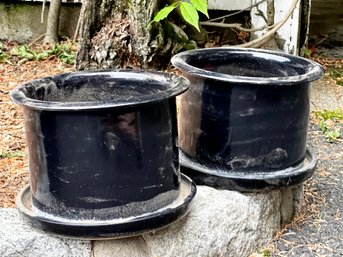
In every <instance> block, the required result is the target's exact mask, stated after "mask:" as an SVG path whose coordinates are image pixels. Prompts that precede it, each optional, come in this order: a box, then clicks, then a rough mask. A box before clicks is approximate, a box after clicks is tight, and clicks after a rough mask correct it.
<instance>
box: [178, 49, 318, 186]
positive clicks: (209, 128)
mask: <svg viewBox="0 0 343 257" xmlns="http://www.w3.org/2000/svg"><path fill="white" fill-rule="evenodd" d="M172 63H173V64H174V65H175V66H176V67H177V68H179V69H181V70H182V71H183V74H184V76H185V77H187V78H188V79H189V80H190V82H191V85H190V89H189V90H188V91H187V92H186V93H185V94H183V95H182V96H181V100H180V108H179V123H178V124H179V146H180V150H181V160H180V162H181V167H182V172H184V173H185V174H187V175H189V176H191V177H192V178H193V179H194V181H195V182H196V183H198V184H206V185H209V186H213V187H218V188H227V189H235V190H240V191H252V190H261V189H271V188H277V187H280V186H287V185H294V184H297V183H300V182H302V181H304V180H305V179H307V178H308V177H310V176H311V174H312V173H313V170H314V167H315V164H316V157H315V155H314V153H313V152H312V151H311V150H307V148H306V144H307V126H308V118H309V103H310V101H309V96H310V91H309V90H310V87H309V86H310V82H311V81H314V80H316V79H319V78H320V76H321V75H322V74H323V69H322V67H321V66H320V65H319V64H317V63H315V62H313V61H310V60H307V59H304V58H300V57H296V56H292V55H288V54H284V53H280V52H273V51H268V50H260V49H240V48H210V49H201V50H192V51H186V52H183V53H180V54H178V55H176V56H174V57H173V59H172Z"/></svg>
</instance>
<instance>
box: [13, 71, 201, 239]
mask: <svg viewBox="0 0 343 257" xmlns="http://www.w3.org/2000/svg"><path fill="white" fill-rule="evenodd" d="M188 84H189V82H188V81H187V80H186V79H184V78H182V77H176V76H171V75H168V74H164V73H153V72H144V71H116V72H111V71H94V72H79V73H69V74H61V75H57V76H54V77H48V78H43V79H38V80H34V81H31V82H28V83H26V84H23V85H21V86H19V87H18V88H16V89H15V90H14V91H12V92H11V97H12V99H13V100H14V101H15V102H16V103H18V104H20V105H22V106H23V109H24V120H25V130H26V138H27V144H28V149H29V168H30V188H25V189H24V190H23V191H22V192H21V193H20V194H19V196H18V198H17V205H18V207H19V210H20V212H21V213H22V214H23V215H24V217H26V218H27V219H28V220H29V222H30V223H31V224H32V225H34V226H35V227H39V228H41V229H44V230H47V231H50V232H52V233H58V234H62V235H66V236H76V237H88V238H89V237H91V238H96V237H116V236H125V235H131V234H136V233H141V232H144V231H147V230H151V229H156V228H159V227H162V226H165V225H167V224H170V223H171V222H173V221H175V220H176V219H178V218H180V217H182V216H183V215H184V214H185V213H186V211H187V210H188V204H189V203H190V201H191V200H192V198H193V196H194V194H195V187H194V184H193V183H192V182H191V181H190V180H189V179H188V178H186V177H181V175H180V171H179V155H178V148H177V146H176V142H175V141H176V138H177V128H176V106H175V97H176V95H178V94H181V93H182V92H184V91H185V90H186V89H187V88H188ZM31 196H32V197H31Z"/></svg>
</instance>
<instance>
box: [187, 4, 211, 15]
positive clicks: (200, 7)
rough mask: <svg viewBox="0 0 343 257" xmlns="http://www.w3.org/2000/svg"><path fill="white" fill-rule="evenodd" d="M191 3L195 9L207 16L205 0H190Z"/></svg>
mask: <svg viewBox="0 0 343 257" xmlns="http://www.w3.org/2000/svg"><path fill="white" fill-rule="evenodd" d="M191 4H192V5H193V6H194V7H195V9H197V10H198V11H199V12H201V13H203V14H205V15H206V17H207V18H209V16H208V12H207V0H191Z"/></svg>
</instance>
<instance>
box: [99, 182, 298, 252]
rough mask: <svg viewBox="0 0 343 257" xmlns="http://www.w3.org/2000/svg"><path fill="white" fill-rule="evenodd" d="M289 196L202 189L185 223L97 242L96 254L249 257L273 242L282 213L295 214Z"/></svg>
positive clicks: (272, 193) (274, 192)
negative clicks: (289, 210)
mask: <svg viewBox="0 0 343 257" xmlns="http://www.w3.org/2000/svg"><path fill="white" fill-rule="evenodd" d="M300 189H301V188H300ZM295 191H297V190H295ZM291 192H292V190H291V189H290V191H287V197H284V199H283V198H282V193H281V190H275V191H270V192H264V193H258V194H241V193H238V192H233V191H227V190H215V189H213V188H210V187H205V186H198V193H197V195H196V197H195V199H194V203H193V206H192V208H191V211H190V213H189V215H188V216H187V217H185V218H184V219H183V220H181V221H179V222H177V223H175V224H174V225H172V226H170V227H168V228H165V229H162V230H160V231H156V232H154V233H148V234H145V235H143V236H141V237H135V238H131V239H129V240H128V239H121V240H111V241H97V242H94V248H93V249H94V252H93V254H94V257H102V256H111V255H114V254H115V256H123V257H124V256H128V257H131V256H143V257H146V256H154V257H155V256H164V257H169V256H180V257H182V256H190V257H191V256H197V257H201V256H206V257H211V256H216V257H219V256H242V257H244V256H248V255H249V254H250V253H251V252H253V251H254V250H256V249H258V248H259V247H261V246H262V245H263V244H265V243H267V242H268V241H269V240H271V239H272V237H273V235H274V233H275V232H276V231H277V230H278V229H279V228H280V224H281V209H282V208H287V206H291V207H290V208H291V211H292V212H293V209H294V207H293V206H292V204H291V203H289V202H287V201H291V202H293V197H292V196H291ZM282 200H283V201H284V202H283V203H282ZM282 205H283V207H281V206H282ZM284 211H285V210H284Z"/></svg>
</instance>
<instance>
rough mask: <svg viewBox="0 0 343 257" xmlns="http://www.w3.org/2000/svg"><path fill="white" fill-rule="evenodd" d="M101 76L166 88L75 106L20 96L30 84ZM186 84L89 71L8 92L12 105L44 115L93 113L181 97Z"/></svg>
mask: <svg viewBox="0 0 343 257" xmlns="http://www.w3.org/2000/svg"><path fill="white" fill-rule="evenodd" d="M80 75H81V76H101V75H107V76H110V77H111V79H118V80H123V81H125V80H127V81H128V82H130V81H136V82H144V81H147V80H148V81H151V82H155V83H158V84H160V85H161V86H166V85H167V88H166V89H165V90H161V91H159V92H154V93H150V94H143V95H140V96H138V97H137V96H132V97H128V98H127V99H111V100H99V101H84V102H81V101H76V102H57V101H44V100H37V99H33V98H29V97H27V96H26V95H25V93H24V92H23V91H24V90H25V89H24V88H25V86H27V85H30V84H32V83H34V82H36V83H37V82H44V80H45V81H46V80H50V81H51V82H53V79H63V80H66V79H68V78H72V77H73V76H80ZM189 85H190V82H189V81H188V80H187V79H186V78H184V77H182V76H177V75H173V74H169V73H165V72H159V71H149V70H148V71H146V70H139V69H138V70H128V69H116V70H91V71H76V72H69V73H62V74H58V75H55V76H49V77H44V78H39V79H35V80H31V81H28V82H26V83H23V84H20V85H19V86H17V87H16V88H15V89H13V90H11V91H10V97H11V99H12V101H13V102H15V103H17V104H19V105H22V106H25V107H29V108H32V109H36V110H48V111H81V110H97V109H106V108H113V107H133V106H139V105H143V104H149V103H155V102H160V101H163V100H166V99H169V98H172V97H175V96H177V95H179V94H182V93H183V92H185V91H186V90H187V89H188V88H189Z"/></svg>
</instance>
